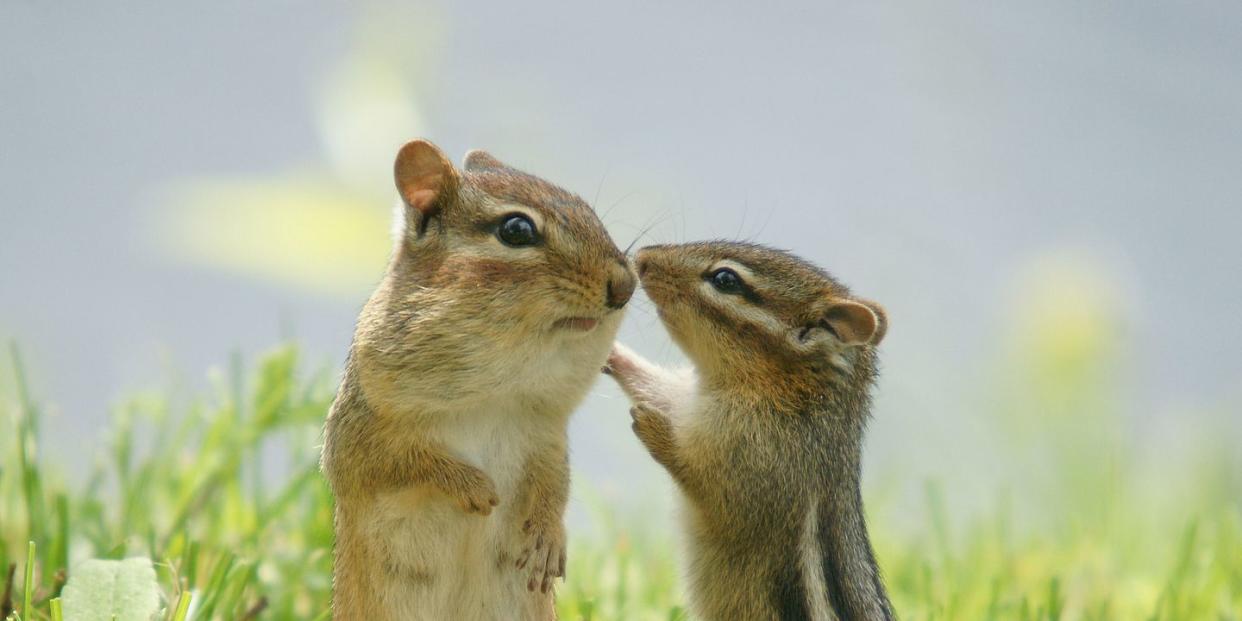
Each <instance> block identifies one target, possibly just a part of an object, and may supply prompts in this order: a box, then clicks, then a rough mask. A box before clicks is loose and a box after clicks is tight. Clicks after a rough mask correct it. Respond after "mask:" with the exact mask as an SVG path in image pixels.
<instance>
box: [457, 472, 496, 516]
mask: <svg viewBox="0 0 1242 621" xmlns="http://www.w3.org/2000/svg"><path fill="white" fill-rule="evenodd" d="M457 504H458V505H460V506H461V509H462V511H465V512H466V513H478V514H480V515H491V513H492V507H495V506H496V505H498V504H500V497H499V496H497V495H496V487H495V486H494V485H492V482H491V480H490V479H488V478H487V475H483V474H479V475H477V476H476V477H474V478H473V479H472V480H471V481H469V483H468V485H467V486H466V488H465V489H463V490H462V491H461V492H460V493H459V494H458V496H457Z"/></svg>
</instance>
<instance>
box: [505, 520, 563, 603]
mask: <svg viewBox="0 0 1242 621" xmlns="http://www.w3.org/2000/svg"><path fill="white" fill-rule="evenodd" d="M522 534H523V535H525V537H526V545H525V547H524V548H523V549H522V552H521V554H519V555H518V560H517V563H516V566H517V568H518V569H525V570H526V571H527V579H526V588H527V590H530V591H534V590H535V589H539V590H540V591H541V592H543V593H547V592H548V589H551V588H552V581H553V580H555V579H556V578H564V577H565V529H564V527H563V526H562V525H561V524H560V523H559V522H556V523H555V524H549V525H543V524H540V523H538V522H536V521H535V520H526V522H525V523H524V524H523V525H522Z"/></svg>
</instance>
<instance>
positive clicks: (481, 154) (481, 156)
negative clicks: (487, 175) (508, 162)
mask: <svg viewBox="0 0 1242 621" xmlns="http://www.w3.org/2000/svg"><path fill="white" fill-rule="evenodd" d="M461 167H462V168H464V169H466V170H469V171H475V170H490V169H493V168H507V167H506V166H505V165H504V163H502V162H501V161H500V160H498V159H496V158H494V157H492V154H491V153H488V152H487V151H484V150H482V149H474V150H472V151H470V152H469V153H467V154H466V159H464V160H462V162H461Z"/></svg>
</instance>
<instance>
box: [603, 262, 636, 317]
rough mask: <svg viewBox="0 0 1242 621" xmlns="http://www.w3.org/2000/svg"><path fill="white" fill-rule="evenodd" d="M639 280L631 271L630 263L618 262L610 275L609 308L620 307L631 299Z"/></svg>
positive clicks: (606, 302) (607, 302)
mask: <svg viewBox="0 0 1242 621" xmlns="http://www.w3.org/2000/svg"><path fill="white" fill-rule="evenodd" d="M636 285H637V282H636V280H635V278H634V274H633V272H631V271H630V268H629V266H628V265H626V264H624V263H618V264H617V265H616V266H615V267H614V268H613V269H612V273H611V274H610V275H609V276H608V289H607V295H606V297H607V300H606V301H605V304H607V306H608V308H612V309H619V308H622V307H624V306H625V304H626V302H629V301H630V297H631V296H633V295H634V287H635V286H636Z"/></svg>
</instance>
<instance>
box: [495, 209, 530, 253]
mask: <svg viewBox="0 0 1242 621" xmlns="http://www.w3.org/2000/svg"><path fill="white" fill-rule="evenodd" d="M496 237H498V238H500V241H502V242H504V243H505V244H506V245H509V246H533V245H535V242H538V241H539V232H538V231H536V230H535V223H534V222H531V221H530V218H527V217H526V216H524V215H522V214H520V213H511V214H509V215H507V216H505V217H504V219H503V220H501V221H500V229H499V230H497V231H496Z"/></svg>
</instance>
